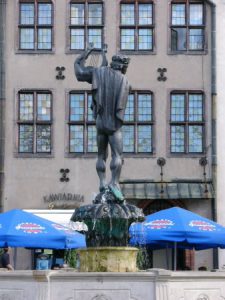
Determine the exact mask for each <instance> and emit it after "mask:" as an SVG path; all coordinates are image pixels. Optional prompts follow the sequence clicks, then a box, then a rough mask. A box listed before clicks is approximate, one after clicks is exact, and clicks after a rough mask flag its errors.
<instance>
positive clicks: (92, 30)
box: [70, 0, 103, 50]
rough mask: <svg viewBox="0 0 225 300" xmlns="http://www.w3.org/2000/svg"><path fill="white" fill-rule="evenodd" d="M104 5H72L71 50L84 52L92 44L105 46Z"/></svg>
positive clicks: (72, 3)
mask: <svg viewBox="0 0 225 300" xmlns="http://www.w3.org/2000/svg"><path fill="white" fill-rule="evenodd" d="M102 39H103V4H102V3H101V2H96V1H95V2H91V1H87V0H85V1H80V2H77V1H76V2H75V1H74V2H73V1H72V2H71V3H70V49H71V50H83V49H85V48H86V47H87V46H88V45H89V44H90V43H93V45H94V47H95V48H99V49H100V48H102V45H103V41H102Z"/></svg>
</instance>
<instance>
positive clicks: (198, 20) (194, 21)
mask: <svg viewBox="0 0 225 300" xmlns="http://www.w3.org/2000/svg"><path fill="white" fill-rule="evenodd" d="M189 24H190V25H203V5H202V4H190V19H189Z"/></svg>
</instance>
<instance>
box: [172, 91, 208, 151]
mask: <svg viewBox="0 0 225 300" xmlns="http://www.w3.org/2000/svg"><path fill="white" fill-rule="evenodd" d="M170 140H171V144H170V151H171V153H202V152H203V140H204V114H203V94H202V93H194V92H193V93H192V92H190V93H189V92H186V93H179V92H177V93H172V94H171V98H170Z"/></svg>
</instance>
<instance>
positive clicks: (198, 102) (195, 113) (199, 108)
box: [188, 94, 203, 122]
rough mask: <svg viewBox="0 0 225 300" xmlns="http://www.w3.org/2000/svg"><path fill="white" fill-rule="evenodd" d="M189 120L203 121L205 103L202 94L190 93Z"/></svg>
mask: <svg viewBox="0 0 225 300" xmlns="http://www.w3.org/2000/svg"><path fill="white" fill-rule="evenodd" d="M188 120H189V121H199V122H201V121H203V103H202V95H201V94H191V95H189V116H188Z"/></svg>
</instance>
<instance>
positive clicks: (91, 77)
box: [74, 47, 130, 201]
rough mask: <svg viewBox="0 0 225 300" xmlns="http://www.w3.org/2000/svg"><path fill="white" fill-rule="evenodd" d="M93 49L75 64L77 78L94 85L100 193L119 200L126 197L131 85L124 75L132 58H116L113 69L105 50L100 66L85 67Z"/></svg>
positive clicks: (116, 56)
mask: <svg viewBox="0 0 225 300" xmlns="http://www.w3.org/2000/svg"><path fill="white" fill-rule="evenodd" d="M92 51H94V48H93V47H92V48H89V49H87V50H86V51H84V52H83V53H82V54H81V55H80V56H79V57H78V58H77V59H76V60H75V63H74V69H75V75H76V78H77V80H78V81H86V82H88V83H90V84H92V95H93V97H92V99H93V100H92V105H91V108H92V110H93V116H94V118H95V120H96V128H97V146H98V159H97V163H96V170H97V173H98V176H99V179H100V187H99V190H100V192H101V193H104V192H105V191H107V190H110V191H111V192H112V193H113V195H114V196H115V197H116V199H117V200H120V201H123V199H124V197H123V195H122V193H121V190H120V186H119V178H120V173H121V167H122V157H121V156H122V152H123V140H122V130H121V128H122V125H123V120H124V113H125V108H126V104H127V99H128V94H129V91H130V84H129V82H128V80H127V78H126V77H125V76H124V74H125V73H126V71H127V67H128V64H129V62H130V59H129V58H128V57H126V56H122V55H114V56H113V57H112V62H111V64H110V67H109V66H108V62H107V59H106V56H105V49H102V55H103V60H102V64H101V66H100V67H93V66H85V62H86V60H87V59H88V57H89V55H90V54H91V53H92ZM108 144H109V145H110V148H111V153H112V160H111V163H110V169H111V174H112V177H111V181H110V183H109V184H107V182H106V165H105V164H106V159H107V156H108V151H107V149H108Z"/></svg>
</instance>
